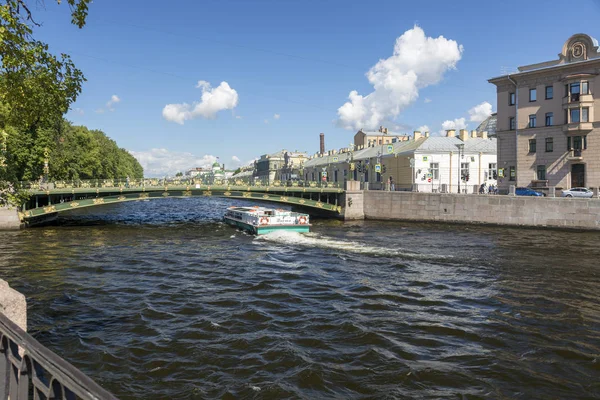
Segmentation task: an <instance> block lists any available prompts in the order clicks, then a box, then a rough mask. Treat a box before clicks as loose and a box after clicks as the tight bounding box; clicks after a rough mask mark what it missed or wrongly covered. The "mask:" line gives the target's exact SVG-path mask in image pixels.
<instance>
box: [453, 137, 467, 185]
mask: <svg viewBox="0 0 600 400" xmlns="http://www.w3.org/2000/svg"><path fill="white" fill-rule="evenodd" d="M455 146H456V147H457V148H458V163H457V164H458V193H460V179H461V177H460V168H461V165H460V160H461V159H462V157H461V153H462V152H463V150H464V148H465V144H464V143H459V144H457V145H455Z"/></svg>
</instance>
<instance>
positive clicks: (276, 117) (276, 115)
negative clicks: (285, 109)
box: [273, 114, 281, 119]
mask: <svg viewBox="0 0 600 400" xmlns="http://www.w3.org/2000/svg"><path fill="white" fill-rule="evenodd" d="M279 117H281V115H279V114H275V115H273V119H279Z"/></svg>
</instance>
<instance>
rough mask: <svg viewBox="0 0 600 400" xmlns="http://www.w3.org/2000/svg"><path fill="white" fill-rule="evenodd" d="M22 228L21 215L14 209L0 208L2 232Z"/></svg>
mask: <svg viewBox="0 0 600 400" xmlns="http://www.w3.org/2000/svg"><path fill="white" fill-rule="evenodd" d="M20 228H21V220H20V219H19V213H18V212H17V209H16V208H14V207H0V231H3V230H16V229H20Z"/></svg>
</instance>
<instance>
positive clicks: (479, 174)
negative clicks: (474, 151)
mask: <svg viewBox="0 0 600 400" xmlns="http://www.w3.org/2000/svg"><path fill="white" fill-rule="evenodd" d="M477 175H478V176H479V186H481V152H480V153H479V173H478V174H477ZM477 190H479V189H477Z"/></svg>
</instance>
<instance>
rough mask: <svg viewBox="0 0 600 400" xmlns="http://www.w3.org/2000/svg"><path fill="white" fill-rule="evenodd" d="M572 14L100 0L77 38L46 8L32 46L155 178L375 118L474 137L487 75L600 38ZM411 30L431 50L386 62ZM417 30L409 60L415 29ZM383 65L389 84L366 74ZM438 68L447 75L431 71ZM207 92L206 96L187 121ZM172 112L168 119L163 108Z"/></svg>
mask: <svg viewBox="0 0 600 400" xmlns="http://www.w3.org/2000/svg"><path fill="white" fill-rule="evenodd" d="M564 7H565V3H564V2H563V1H561V2H559V1H539V2H538V1H536V2H533V1H527V2H524V1H518V2H517V1H507V2H504V3H497V2H496V3H485V2H480V1H478V2H475V1H462V2H447V1H439V2H438V1H428V2H410V3H407V2H400V1H397V0H396V1H377V0H373V1H369V2H366V1H361V2H358V1H347V0H346V1H342V0H299V1H292V0H289V1H281V0H219V1H217V0H206V1H195V0H178V1H171V2H165V1H154V0H143V1H142V0H127V1H123V0H120V1H117V0H104V1H100V0H96V1H95V2H94V3H93V4H91V6H90V15H89V19H88V22H87V25H86V26H85V28H84V29H82V30H79V29H77V28H76V27H74V26H72V25H70V24H69V15H68V8H67V7H66V6H65V5H62V6H58V5H56V4H54V2H51V1H46V8H45V9H41V8H38V9H37V11H36V12H37V19H38V20H39V21H41V22H42V24H43V26H42V27H41V28H39V29H37V30H36V37H37V38H39V39H41V40H44V41H46V42H47V43H49V44H50V49H51V51H54V52H65V53H68V54H70V55H71V56H72V58H73V60H74V61H75V63H76V65H77V66H78V67H79V68H80V69H81V70H82V71H83V72H84V74H85V76H86V78H87V79H88V81H87V82H86V83H85V84H84V86H83V92H82V94H81V96H80V97H79V99H78V100H77V102H76V103H75V104H74V105H73V107H72V111H71V112H69V114H68V115H67V118H68V119H69V120H71V121H73V122H74V123H75V124H82V125H86V126H87V127H89V128H94V129H101V130H103V131H104V132H105V133H106V134H107V135H108V136H110V137H111V138H112V139H114V140H116V141H117V143H118V144H119V145H120V146H121V147H124V148H126V149H127V150H129V151H131V152H132V153H133V154H134V155H136V157H138V158H139V159H140V161H141V162H142V164H143V165H145V166H146V169H147V175H161V174H164V173H167V172H171V173H174V172H175V171H177V170H183V169H186V168H189V167H193V166H196V165H198V164H201V163H204V162H210V161H211V160H213V159H214V157H219V160H220V162H222V163H225V164H226V166H229V167H234V166H237V165H239V164H240V163H245V162H248V161H250V160H252V159H253V158H255V157H258V156H260V155H261V154H264V153H271V152H275V151H277V150H280V149H282V148H285V149H288V150H302V151H307V152H309V153H314V152H316V151H317V150H318V143H319V142H318V140H319V133H320V132H324V133H325V139H326V147H327V148H328V149H330V148H341V147H345V146H347V145H348V144H349V143H350V142H351V141H352V137H353V135H354V133H355V132H356V129H355V128H356V127H357V126H364V125H365V124H366V123H367V122H366V118H367V117H370V119H369V121H370V122H369V123H371V122H373V121H375V120H380V123H381V124H383V125H385V126H387V127H389V128H390V129H393V128H394V127H396V128H398V129H399V130H400V131H401V132H411V131H412V130H414V129H417V128H419V127H422V126H427V127H429V129H430V130H431V131H432V132H439V131H440V130H441V129H442V125H443V124H444V123H445V122H446V126H449V125H448V124H449V123H450V125H451V124H452V123H454V124H457V123H458V125H460V124H461V123H462V122H461V120H460V119H461V118H464V123H466V124H467V128H469V129H474V128H476V126H477V125H478V122H476V121H471V120H470V119H471V114H469V110H471V109H473V107H475V106H477V105H481V104H482V103H484V102H488V103H490V104H491V108H492V109H493V110H494V111H495V109H496V104H495V102H496V99H495V91H494V86H493V85H491V84H489V83H488V82H487V79H489V78H491V77H494V76H498V75H501V74H502V70H503V68H507V69H509V70H510V69H516V67H517V66H519V65H526V64H530V63H535V62H540V61H545V60H551V59H555V58H557V54H558V53H559V52H560V50H561V48H562V45H563V43H564V42H565V41H566V40H567V38H568V37H569V36H571V35H572V34H575V33H579V32H582V33H587V34H590V35H591V36H594V37H599V36H600V29H599V28H598V24H597V21H598V18H599V17H600V4H599V2H598V1H594V0H587V1H586V0H584V1H581V2H578V3H577V12H574V13H572V14H569V15H566V14H565V12H564ZM415 26H418V28H415ZM415 29H420V30H422V32H423V35H424V38H425V43H427V45H428V46H429V45H432V46H433V47H431V48H430V50H431V49H433V51H430V53H427V52H426V51H425V52H417V53H414V54H404V55H398V57H397V58H393V57H392V55H393V53H394V44H395V41H396V39H397V38H399V37H401V36H402V35H404V34H405V33H406V32H407V31H408V32H412V33H413V34H414V33H415ZM408 36H409V35H406V36H404V38H408V39H407V40H406V43H407V44H406V46H405V47H404V49H405V50H406V48H410V45H411V43H410V41H411V40H413V39H411V38H412V37H415V36H418V35H413V36H410V38H409V37H408ZM440 36H443V38H440ZM427 38H429V39H427ZM417 42H418V40H417ZM432 43H434V44H432ZM438 45H439V46H438ZM436 46H437V47H436ZM417 47H418V46H417ZM440 49H441V50H440ZM442 53H445V54H446V57H445V58H444V54H442ZM415 54H416V55H415ZM390 57H392V58H391V59H390V60H388V61H387V62H386V63H385V64H382V65H383V67H384V71H383V72H382V74H381V76H379V77H375V78H374V80H372V81H370V80H369V79H368V78H367V77H366V76H365V74H366V73H367V72H368V71H369V70H370V69H371V68H372V67H373V66H375V65H376V64H377V63H378V61H379V60H380V59H384V60H385V59H388V58H390ZM403 57H404V59H405V61H402V60H401V59H403ZM407 58H408V61H406V59H407ZM417 58H418V60H417V61H415V65H414V68H413V67H410V65H412V64H411V63H412V61H413V59H415V60H416V59H417ZM398 60H400V61H398ZM396 61H398V62H396ZM407 63H408V64H410V65H409V67H410V68H409V67H407ZM396 66H398V68H400V69H402V68H404V70H402V71H401V72H402V73H405V74H408V75H407V76H412V75H411V74H412V73H413V71H412V70H411V68H413V69H414V70H415V71H414V72H415V74H416V75H415V76H417V77H418V79H417V83H416V84H415V85H413V87H412V90H411V87H410V85H408V86H409V87H406V86H407V84H406V82H407V80H406V79H404V75H397V74H396V72H397V71H394V68H396ZM430 66H438V68H437V69H435V71H424V70H427V69H428V68H429V67H430ZM407 68H408V70H407ZM428 74H429V75H428ZM398 76H400V79H398V81H397V82H395V83H393V84H392V89H390V90H391V91H390V90H387V89H386V90H383V91H379V92H378V93H377V94H375V95H374V96H371V97H370V99H369V100H367V102H366V103H365V104H364V107H365V110H368V113H371V111H372V110H375V111H374V114H372V115H371V114H369V115H367V116H365V117H364V118H362V117H360V116H357V115H358V114H360V112H359V111H360V109H359V108H356V107H355V108H353V109H352V113H354V114H352V116H350V117H348V118H346V119H345V120H344V118H342V117H341V115H340V114H339V113H338V109H339V108H340V107H342V106H343V105H344V104H345V103H346V102H348V101H349V98H348V96H349V94H350V92H351V91H357V93H358V94H359V95H360V96H363V98H362V99H363V100H364V96H367V95H369V94H370V93H372V92H374V91H375V92H377V90H375V89H374V84H377V82H380V83H383V84H385V83H386V82H389V78H390V77H396V78H397V77H398ZM199 81H204V82H206V83H207V84H210V86H208V85H207V84H201V85H198V82H199ZM438 81H439V82H438ZM221 82H226V85H227V87H225V86H220V85H221ZM436 82H437V83H436ZM197 86H199V87H197ZM415 90H416V93H415ZM203 91H204V92H205V94H208V95H211V94H212V95H213V98H212V101H211V100H208V102H206V101H205V104H203V105H202V106H200V107H199V108H197V109H196V110H195V111H194V107H195V105H194V103H200V102H201V98H202V95H203ZM408 94H409V95H408ZM113 96H116V97H113ZM111 99H112V101H111ZM117 100H118V101H117ZM359 100H360V99H359ZM184 103H187V104H188V105H189V106H188V107H187V108H186V106H183V104H184ZM169 104H171V105H175V106H173V108H172V111H174V113H171V114H168V113H167V114H168V115H167V116H168V117H171V120H168V119H167V118H165V115H164V113H163V110H164V109H165V106H167V105H169ZM356 105H357V104H355V106H356ZM482 110H483V112H485V111H486V107H483V108H481V107H480V108H479V109H478V111H479V112H480V113H481V111H482ZM175 111H176V112H175ZM476 118H478V117H476ZM457 120H458V121H457ZM178 122H180V123H178ZM181 122H183V124H181ZM342 126H348V127H351V128H352V129H343V127H342ZM458 127H460V126H458ZM236 160H239V161H236Z"/></svg>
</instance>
